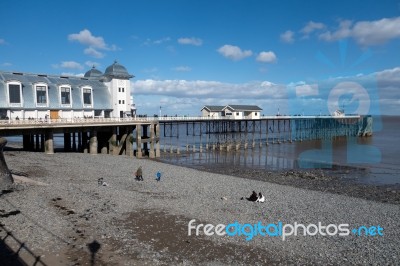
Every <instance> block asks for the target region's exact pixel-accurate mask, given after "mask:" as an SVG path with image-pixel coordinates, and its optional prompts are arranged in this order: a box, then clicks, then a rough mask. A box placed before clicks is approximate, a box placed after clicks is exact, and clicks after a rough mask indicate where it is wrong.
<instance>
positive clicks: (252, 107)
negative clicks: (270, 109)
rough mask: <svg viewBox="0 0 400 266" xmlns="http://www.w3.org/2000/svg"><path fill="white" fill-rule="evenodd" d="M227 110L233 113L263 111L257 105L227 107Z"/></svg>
mask: <svg viewBox="0 0 400 266" xmlns="http://www.w3.org/2000/svg"><path fill="white" fill-rule="evenodd" d="M225 108H229V109H231V110H232V111H261V110H262V109H261V108H260V107H258V106H257V105H231V104H230V105H227V106H226V107H225Z"/></svg>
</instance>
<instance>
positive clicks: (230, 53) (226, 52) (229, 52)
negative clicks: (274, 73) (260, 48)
mask: <svg viewBox="0 0 400 266" xmlns="http://www.w3.org/2000/svg"><path fill="white" fill-rule="evenodd" d="M217 51H218V52H219V53H220V54H221V55H223V56H224V57H226V58H229V59H231V60H234V61H238V60H242V59H243V58H246V57H249V56H251V55H252V54H253V52H252V51H251V50H243V51H242V49H240V47H238V46H234V45H229V44H225V45H224V46H221V47H220V48H219V49H218V50H217Z"/></svg>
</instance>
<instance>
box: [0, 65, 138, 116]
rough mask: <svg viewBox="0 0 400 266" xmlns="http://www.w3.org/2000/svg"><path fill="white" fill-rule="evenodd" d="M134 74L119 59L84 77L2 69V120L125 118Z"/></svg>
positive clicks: (93, 70) (129, 105) (0, 111)
mask: <svg viewBox="0 0 400 266" xmlns="http://www.w3.org/2000/svg"><path fill="white" fill-rule="evenodd" d="M133 77H134V76H133V75H131V74H129V73H128V71H127V70H126V68H125V67H124V66H122V65H121V64H119V63H118V62H116V61H115V62H114V63H113V64H112V65H110V66H109V67H107V68H106V70H105V72H104V73H102V72H101V71H100V70H98V69H96V68H95V67H93V68H92V69H90V70H89V71H87V72H86V73H85V75H84V76H83V77H77V76H64V75H61V76H56V75H47V74H31V73H22V72H0V119H46V118H51V119H58V118H83V117H105V118H113V117H114V118H115V117H125V116H126V115H127V114H129V113H131V109H132V103H131V95H130V93H131V88H130V79H131V78H133Z"/></svg>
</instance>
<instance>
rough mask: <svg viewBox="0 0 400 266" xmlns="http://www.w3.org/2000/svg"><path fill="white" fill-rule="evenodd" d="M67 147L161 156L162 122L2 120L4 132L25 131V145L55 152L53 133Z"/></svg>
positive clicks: (92, 119)
mask: <svg viewBox="0 0 400 266" xmlns="http://www.w3.org/2000/svg"><path fill="white" fill-rule="evenodd" d="M55 134H62V135H63V136H64V138H63V139H64V145H63V147H64V151H67V152H69V151H72V152H83V153H89V154H98V153H102V154H113V155H121V154H125V155H128V156H136V157H137V158H142V157H143V156H148V157H150V158H156V157H160V143H159V141H160V138H159V123H158V121H156V120H154V119H146V118H135V119H133V118H74V119H48V120H42V119H41V120H30V119H25V120H8V121H7V120H0V135H1V136H17V135H18V136H19V135H22V139H23V149H24V150H26V151H43V152H45V153H47V154H52V153H54V135H55Z"/></svg>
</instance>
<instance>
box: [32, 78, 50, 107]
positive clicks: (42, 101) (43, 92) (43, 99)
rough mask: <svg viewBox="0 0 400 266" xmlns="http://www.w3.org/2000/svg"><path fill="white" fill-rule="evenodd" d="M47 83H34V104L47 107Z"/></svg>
mask: <svg viewBox="0 0 400 266" xmlns="http://www.w3.org/2000/svg"><path fill="white" fill-rule="evenodd" d="M47 88H48V87H47V84H45V83H37V84H35V93H36V106H37V107H47V106H48V103H49V100H48V93H47Z"/></svg>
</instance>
